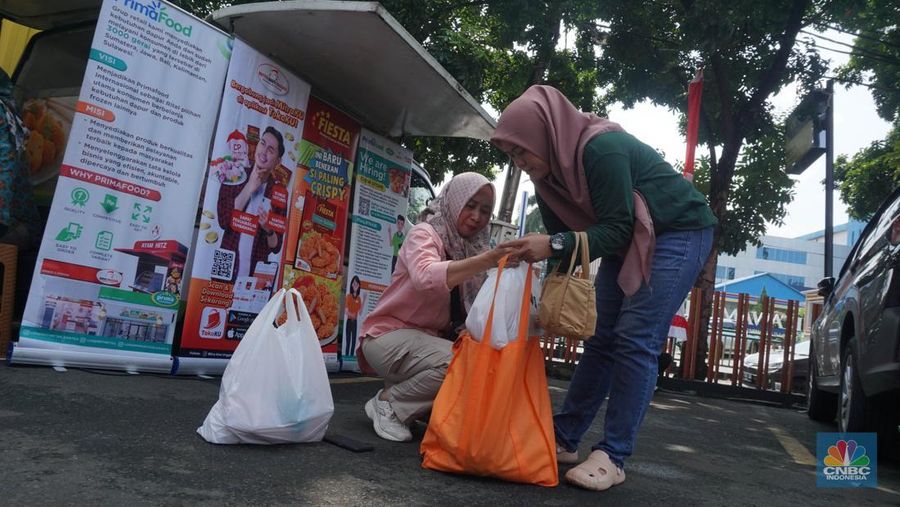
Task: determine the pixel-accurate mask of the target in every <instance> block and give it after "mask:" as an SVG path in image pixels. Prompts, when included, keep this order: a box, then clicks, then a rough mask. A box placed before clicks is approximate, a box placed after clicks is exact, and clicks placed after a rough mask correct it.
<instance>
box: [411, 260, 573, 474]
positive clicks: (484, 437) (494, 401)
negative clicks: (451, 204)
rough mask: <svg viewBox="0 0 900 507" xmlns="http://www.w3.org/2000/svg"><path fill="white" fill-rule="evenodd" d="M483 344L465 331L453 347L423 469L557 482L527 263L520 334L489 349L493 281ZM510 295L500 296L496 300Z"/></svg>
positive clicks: (425, 442) (423, 448) (424, 443)
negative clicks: (532, 333) (531, 325)
mask: <svg viewBox="0 0 900 507" xmlns="http://www.w3.org/2000/svg"><path fill="white" fill-rule="evenodd" d="M505 264H506V259H505V258H504V259H503V260H501V261H500V266H499V267H498V272H497V283H496V284H495V285H494V300H492V302H491V310H490V312H489V314H488V320H487V325H486V326H485V331H484V334H485V336H482V337H481V341H480V342H477V341H475V340H474V339H472V336H471V335H470V334H469V333H468V332H464V333H463V334H461V335H460V337H459V339H458V340H457V341H456V344H455V345H454V351H453V359H452V360H451V362H450V367H449V369H448V370H447V377H446V378H445V379H444V383H443V385H442V386H441V390H440V391H439V392H438V395H437V398H436V399H435V401H434V408H432V411H431V418H430V421H429V423H428V430H427V431H426V432H425V437H424V438H423V439H422V446H421V447H420V449H419V452H420V453H421V454H422V457H423V461H422V466H423V467H425V468H430V469H433V470H440V471H444V472H456V473H464V474H471V475H482V476H489V477H496V478H499V479H503V480H507V481H513V482H524V483H530V484H538V485H540V486H556V485H557V484H559V475H558V471H557V466H556V448H555V438H554V436H553V417H552V412H551V409H550V393H549V391H548V389H547V376H546V373H545V372H544V355H543V353H542V352H541V349H540V345H539V340H538V339H537V337H528V336H527V335H528V313H529V305H530V296H531V278H532V275H531V267H530V266H529V268H528V276H527V277H526V280H527V281H526V282H525V291H524V294H522V310H521V312H520V322H519V332H518V336H517V338H516V339H515V340H513V341H511V342H509V343H508V344H507V345H506V346H505V347H503V348H502V349H500V350H497V349H494V348H493V347H491V339H490V333H491V329H492V321H493V318H494V301H496V298H497V286H498V285H499V281H500V276H501V275H502V273H503V267H504V265H505ZM511 296H512V297H515V296H514V295H512V294H503V295H502V296H501V297H511Z"/></svg>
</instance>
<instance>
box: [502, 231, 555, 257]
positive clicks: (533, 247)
mask: <svg viewBox="0 0 900 507" xmlns="http://www.w3.org/2000/svg"><path fill="white" fill-rule="evenodd" d="M501 247H504V248H506V249H507V251H509V250H511V251H512V252H511V253H512V257H511V259H515V260H519V261H525V262H539V261H542V260H544V259H548V258H549V257H550V256H551V255H552V254H553V251H552V250H550V236H548V235H546V234H529V235H527V236H524V237H522V238H519V239H514V240H512V241H507V242H506V243H502V244H500V245H498V246H497V248H501Z"/></svg>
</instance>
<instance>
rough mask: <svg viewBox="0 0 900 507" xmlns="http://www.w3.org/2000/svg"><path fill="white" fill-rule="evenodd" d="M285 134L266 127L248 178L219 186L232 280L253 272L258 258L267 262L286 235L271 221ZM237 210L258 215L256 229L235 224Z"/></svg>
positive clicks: (221, 213)
mask: <svg viewBox="0 0 900 507" xmlns="http://www.w3.org/2000/svg"><path fill="white" fill-rule="evenodd" d="M284 150H285V148H284V138H283V137H282V136H281V133H280V132H278V131H277V130H275V128H273V127H266V129H265V130H264V131H263V134H262V135H261V136H260V137H259V143H257V145H256V153H255V154H254V161H253V165H252V166H251V167H249V168H246V169H244V171H245V172H246V174H247V179H246V181H244V182H243V183H241V184H239V185H222V187H221V188H220V189H219V203H218V209H217V211H218V213H219V226H220V227H222V229H223V230H224V231H225V232H224V233H223V234H222V249H224V250H231V251H232V252H234V253H235V259H234V267H233V269H232V276H231V281H234V280H235V279H236V278H237V277H239V276H253V274H254V271H255V270H256V264H257V263H258V262H266V261H267V259H268V257H269V254H271V253H275V252H278V251H279V250H281V243H282V241H283V238H282V236H281V234H279V233H278V232H277V231H275V230H274V229H273V228H272V226H271V225H270V224H269V221H268V217H269V213H270V212H271V211H273V209H272V207H271V202H272V201H271V199H272V191H273V189H274V188H275V185H276V181H275V177H274V176H275V174H274V169H275V168H276V167H278V165H279V164H280V163H281V157H282V156H283V155H284ZM234 211H239V212H242V213H246V214H248V215H251V216H252V217H255V218H256V219H257V223H256V233H255V234H247V233H246V232H239V231H238V230H235V227H233V222H234V221H235V217H233V215H234V213H233V212H234Z"/></svg>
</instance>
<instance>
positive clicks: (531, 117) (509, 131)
mask: <svg viewBox="0 0 900 507" xmlns="http://www.w3.org/2000/svg"><path fill="white" fill-rule="evenodd" d="M606 132H624V129H623V128H622V127H621V126H620V125H619V124H618V123H614V122H611V121H609V120H608V119H606V118H603V117H601V116H597V115H596V114H593V113H582V112H581V111H579V110H578V109H576V108H575V106H574V105H572V103H571V102H569V99H567V98H566V97H565V95H563V94H562V93H561V92H560V91H559V90H557V89H556V88H553V87H552V86H543V85H534V86H532V87H531V88H529V89H528V90H526V91H525V93H523V94H522V95H521V96H520V97H519V98H517V99H516V100H514V101H512V102H511V103H510V104H509V106H507V107H506V109H505V110H504V111H503V114H501V115H500V120H499V121H498V122H497V129H496V130H494V135H493V136H491V141H492V142H496V141H506V142H509V143H512V144H515V145H516V146H520V147H522V148H524V149H526V150H528V151H530V152H531V153H534V154H535V155H537V156H538V157H540V158H541V159H543V160H545V161H546V162H547V164H548V165H549V166H550V175H548V176H547V177H546V178H544V179H542V180H540V181H535V182H534V186H535V189H536V190H537V193H538V195H540V197H541V199H542V200H543V201H544V202H545V203H546V204H547V206H549V207H550V209H552V210H553V212H554V213H555V214H556V215H557V216H558V217H559V218H560V220H562V221H563V222H564V223H565V224H566V225H568V226H569V227H570V228H571V229H572V230H573V231H583V230H585V229H587V228H588V227H589V226H591V225H593V224H594V223H595V221H596V217H595V216H594V208H593V206H592V205H591V196H590V192H589V191H588V185H587V178H586V177H585V174H584V165H583V163H582V157H583V154H584V147H585V146H586V145H587V143H588V142H589V141H590V140H591V139H593V138H594V137H596V136H597V135H599V134H603V133H606Z"/></svg>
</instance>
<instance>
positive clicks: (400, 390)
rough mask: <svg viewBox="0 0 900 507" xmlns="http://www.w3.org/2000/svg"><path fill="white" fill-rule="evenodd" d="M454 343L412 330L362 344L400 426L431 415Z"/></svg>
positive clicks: (395, 332)
mask: <svg viewBox="0 0 900 507" xmlns="http://www.w3.org/2000/svg"><path fill="white" fill-rule="evenodd" d="M452 349H453V342H450V341H448V340H444V339H443V338H438V337H435V336H431V335H429V334H426V333H423V332H422V331H418V330H415V329H398V330H396V331H392V332H390V333H385V334H383V335H381V336H379V337H377V338H372V337H369V336H367V337H366V338H365V339H364V340H363V342H362V352H363V355H364V356H365V359H366V362H367V363H369V366H371V367H372V369H374V370H375V371H376V372H377V373H378V375H380V376H381V377H382V378H384V390H385V391H386V392H387V394H388V400H389V401H390V402H391V407H392V408H393V409H394V413H395V414H397V418H398V419H400V421H401V422H402V423H403V424H407V425H408V424H411V423H412V422H414V421H415V420H416V419H420V418H423V417H425V416H426V415H428V414H429V413H430V412H431V406H432V405H433V404H434V398H435V397H436V396H437V393H438V390H439V389H440V388H441V383H443V381H444V377H445V376H446V375H447V366H449V365H450V359H451V358H452V357H453V350H452Z"/></svg>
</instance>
